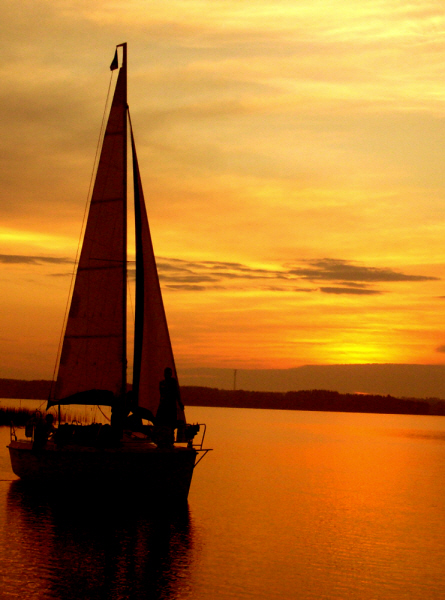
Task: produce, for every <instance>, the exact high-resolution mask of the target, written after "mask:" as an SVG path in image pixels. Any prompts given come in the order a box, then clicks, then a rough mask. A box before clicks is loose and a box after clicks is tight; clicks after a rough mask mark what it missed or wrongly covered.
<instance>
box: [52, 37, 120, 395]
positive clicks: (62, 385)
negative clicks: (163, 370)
mask: <svg viewBox="0 0 445 600" xmlns="http://www.w3.org/2000/svg"><path fill="white" fill-rule="evenodd" d="M125 50H126V47H125V45H124V55H123V63H122V66H121V68H120V71H119V75H118V80H117V83H116V88H115V92H114V98H113V102H112V105H111V109H110V114H109V118H108V123H107V127H106V130H105V135H104V139H103V145H102V152H101V155H100V160H99V165H98V168H97V173H96V181H95V184H94V188H93V193H92V197H91V204H90V209H89V214H88V220H87V225H86V228H85V235H84V240H83V246H82V251H81V254H80V259H79V264H78V269H77V275H76V280H75V284H74V289H73V296H72V300H71V308H70V311H69V315H68V320H67V325H66V330H65V337H64V341H63V346H62V353H61V358H60V365H59V372H58V377H57V382H56V386H55V392H54V396H53V398H52V399H51V401H50V403H52V404H56V403H60V402H61V401H62V402H63V400H64V399H67V400H68V402H72V401H73V400H74V402H75V403H79V404H85V403H89V402H88V401H85V399H83V400H82V397H81V396H80V397H79V398H78V399H69V398H68V397H70V396H72V395H73V394H79V393H83V392H88V391H91V390H102V391H103V390H106V391H108V392H111V393H112V394H114V395H115V396H117V395H120V394H123V393H124V392H125V387H126V286H127V282H126V272H127V222H126V221H127V216H126V215H127V82H126V75H127V74H126V51H125ZM110 396H111V395H110ZM90 401H91V402H94V399H92V400H90ZM100 403H103V402H100Z"/></svg>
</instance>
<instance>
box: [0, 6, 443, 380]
mask: <svg viewBox="0 0 445 600" xmlns="http://www.w3.org/2000/svg"><path fill="white" fill-rule="evenodd" d="M93 4H94V5H93V7H92V6H91V3H90V2H86V1H84V0H60V1H59V2H49V1H43V0H32V1H28V0H24V1H20V2H13V1H12V0H6V2H5V3H4V8H3V9H2V14H3V17H2V23H1V25H0V27H1V29H2V36H1V39H2V54H1V55H2V60H1V62H0V70H1V80H2V87H1V92H0V101H1V108H2V114H3V119H2V135H1V136H0V144H1V146H2V152H1V161H2V168H1V176H2V184H1V186H0V202H1V204H0V206H1V220H0V260H1V262H2V269H1V293H0V339H1V345H0V358H1V362H0V365H1V368H0V377H24V378H38V377H41V378H49V377H51V376H52V371H53V367H54V361H55V357H56V351H57V345H58V341H59V335H60V328H61V324H62V320H63V313H64V309H65V304H66V299H67V294H68V288H69V274H70V273H71V271H72V260H73V258H74V257H75V254H76V248H77V240H78V235H79V231H80V227H81V221H82V215H83V210H84V206H85V201H86V198H87V193H88V185H89V178H90V173H91V169H92V166H93V160H94V154H95V145H96V141H97V136H98V132H99V126H100V122H101V118H102V111H103V106H104V102H105V97H106V92H107V87H108V82H109V77H110V74H109V73H110V72H109V70H108V66H109V63H110V61H111V58H112V56H113V52H114V46H115V45H116V44H117V43H120V42H123V41H127V42H128V45H129V103H130V109H131V111H132V119H133V124H134V128H135V134H136V143H137V145H138V155H139V161H140V166H141V171H142V178H143V183H144V188H145V195H146V199H147V210H148V215H149V219H150V222H151V228H152V235H153V242H154V246H155V253H156V255H157V258H158V263H159V268H160V275H161V281H162V286H163V290H164V300H165V305H166V310H167V317H168V321H169V324H170V328H171V335H172V342H173V346H174V350H175V354H176V359H177V363H178V367H179V372H181V368H186V367H228V368H238V369H242V368H288V367H295V366H299V365H304V364H336V363H367V362H373V363H385V362H393V363H424V364H428V363H430V364H444V363H445V354H444V353H445V326H444V314H445V281H444V278H445V178H444V176H443V173H444V168H443V163H444V158H445V156H444V155H445V118H444V117H445V86H444V79H445V74H444V64H445V63H444V56H445V38H444V34H443V32H444V30H445V16H444V14H443V5H442V3H439V2H434V1H433V2H427V3H425V2H424V1H420V0H419V1H417V2H410V1H408V2H407V1H406V0H404V1H403V2H402V1H397V0H363V1H361V2H356V1H355V0H354V1H353V0H332V1H327V0H325V1H321V0H318V1H317V0H299V1H298V2H295V0H289V1H287V0H278V1H274V2H272V1H266V0H264V1H256V0H250V1H249V2H240V1H239V0H236V1H235V0H234V1H230V0H224V1H219V0H205V1H204V0H202V1H197V0H181V1H175V0H171V1H169V2H165V0H150V1H149V2H146V1H145V0H144V1H142V0H141V1H136V0H134V1H131V0H130V1H127V2H125V3H114V2H110V1H102V2H101V1H95V2H94V3H93ZM130 305H131V302H130Z"/></svg>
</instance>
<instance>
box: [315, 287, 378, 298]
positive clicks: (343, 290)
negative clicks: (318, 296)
mask: <svg viewBox="0 0 445 600" xmlns="http://www.w3.org/2000/svg"><path fill="white" fill-rule="evenodd" d="M320 291H321V292H323V293H324V294H355V295H358V296H360V295H361V296H371V295H375V294H382V293H383V292H382V291H381V290H367V289H362V288H356V287H321V288H320Z"/></svg>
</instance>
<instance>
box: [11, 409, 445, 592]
mask: <svg viewBox="0 0 445 600" xmlns="http://www.w3.org/2000/svg"><path fill="white" fill-rule="evenodd" d="M15 402H18V401H6V400H4V401H1V402H0V406H5V405H11V403H15ZM25 402H26V401H22V406H26V405H27V404H25ZM29 402H30V401H29ZM8 403H9V404H8ZM33 406H34V405H33ZM187 417H188V420H189V421H190V422H204V423H207V435H206V444H205V446H206V447H212V448H214V451H213V452H211V453H209V454H208V455H207V456H206V457H205V458H204V460H203V461H202V462H201V463H200V464H199V465H198V466H197V468H196V471H195V474H194V478H193V481H192V488H191V492H190V495H189V502H188V506H186V507H184V508H183V509H182V510H177V511H174V512H170V513H164V512H160V511H159V509H157V510H154V509H153V508H150V507H148V506H144V505H141V504H140V503H137V502H135V500H134V499H132V498H127V499H124V500H123V499H122V498H118V499H113V498H106V497H100V498H98V497H96V496H95V495H92V494H89V490H82V491H81V492H80V493H79V494H76V497H67V495H66V494H63V493H61V494H53V493H51V494H50V493H48V491H46V490H44V489H37V490H36V489H29V488H27V487H26V486H23V485H22V483H21V482H20V481H16V478H15V476H14V475H13V474H12V472H11V469H10V466H9V456H8V452H7V450H6V448H5V446H6V444H7V443H8V441H9V428H6V427H1V428H0V479H1V481H0V523H1V534H0V586H1V587H0V597H1V598H2V599H3V598H5V599H10V598H11V599H12V598H17V599H18V598H20V599H23V598H26V599H27V600H34V599H39V600H41V599H57V600H59V599H60V600H62V599H63V600H73V599H76V600H77V599H79V600H80V599H81V598H82V599H83V598H86V599H88V600H90V599H93V600H94V599H98V600H99V599H100V600H105V599H106V600H121V599H135V600H139V599H141V600H142V599H147V598H150V599H151V598H153V599H162V600H182V599H184V600H185V599H191V600H209V599H217V600H233V599H252V600H253V599H255V600H258V599H265V600H266V599H267V600H274V599H277V600H278V599H280V600H287V599H298V600H309V599H311V600H312V599H313V600H321V599H329V600H346V599H353V600H386V599H388V600H389V599H391V600H399V599H400V600H401V599H406V600H417V599H419V600H434V599H443V598H445V417H423V416H421V417H419V416H405V415H362V414H346V413H323V412H297V411H271V410H247V409H224V408H198V407H189V408H188V410H187ZM19 437H20V436H19Z"/></svg>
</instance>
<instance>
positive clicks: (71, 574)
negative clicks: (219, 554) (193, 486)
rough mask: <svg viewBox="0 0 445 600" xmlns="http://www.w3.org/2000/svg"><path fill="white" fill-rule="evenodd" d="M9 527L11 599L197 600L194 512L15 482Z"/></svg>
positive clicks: (8, 584)
mask: <svg viewBox="0 0 445 600" xmlns="http://www.w3.org/2000/svg"><path fill="white" fill-rule="evenodd" d="M6 526H7V532H8V533H7V535H8V536H9V540H10V543H9V544H8V545H7V547H6V548H5V549H4V551H3V553H4V554H5V556H3V557H1V558H2V563H3V567H4V581H3V590H4V593H5V595H6V597H9V598H23V597H27V598H48V599H50V598H51V599H53V598H54V599H59V598H60V599H62V598H63V599H64V600H71V599H75V598H76V599H77V598H88V599H90V600H95V599H97V600H102V599H107V600H114V599H115V600H118V599H119V600H120V599H122V598H131V599H134V600H138V599H139V598H141V599H142V598H144V599H147V598H150V599H151V598H153V599H154V600H157V599H159V600H161V599H162V600H177V599H178V598H187V597H188V596H189V587H190V583H189V573H190V569H191V565H192V561H193V526H192V523H191V519H190V514H189V510H188V506H187V505H185V506H181V507H174V508H173V507H165V506H164V507H160V506H155V505H152V506H149V505H147V504H146V503H142V502H137V501H135V499H133V498H131V497H128V496H124V495H120V496H116V495H115V496H109V495H108V494H107V493H105V492H101V493H97V490H95V491H94V493H91V491H90V492H85V491H83V492H82V491H73V490H66V491H61V490H59V491H57V492H55V491H54V490H50V491H48V490H36V489H35V488H31V487H29V486H27V485H25V484H24V483H23V482H21V481H15V482H12V483H11V486H10V489H9V493H8V496H7V506H6ZM8 555H9V556H8ZM2 570H3V569H2Z"/></svg>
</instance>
